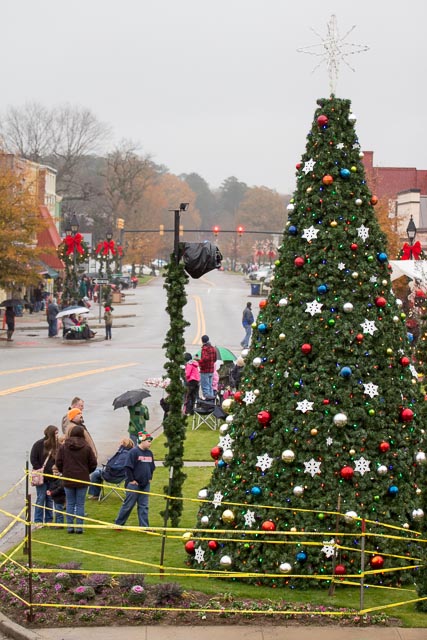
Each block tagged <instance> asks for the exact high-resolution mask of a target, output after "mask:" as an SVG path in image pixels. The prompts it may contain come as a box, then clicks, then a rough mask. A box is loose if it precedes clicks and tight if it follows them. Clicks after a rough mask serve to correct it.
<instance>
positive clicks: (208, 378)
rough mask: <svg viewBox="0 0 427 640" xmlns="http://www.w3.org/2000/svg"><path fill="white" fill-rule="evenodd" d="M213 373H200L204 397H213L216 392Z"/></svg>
mask: <svg viewBox="0 0 427 640" xmlns="http://www.w3.org/2000/svg"><path fill="white" fill-rule="evenodd" d="M212 379H213V373H201V374H200V387H201V389H202V396H203V397H204V398H213V397H214V392H213V389H212Z"/></svg>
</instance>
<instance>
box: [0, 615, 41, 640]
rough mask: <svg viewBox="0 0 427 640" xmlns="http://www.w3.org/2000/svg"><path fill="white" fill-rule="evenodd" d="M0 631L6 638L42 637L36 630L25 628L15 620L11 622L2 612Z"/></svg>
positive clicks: (35, 638) (33, 639)
mask: <svg viewBox="0 0 427 640" xmlns="http://www.w3.org/2000/svg"><path fill="white" fill-rule="evenodd" d="M0 631H2V632H3V633H4V634H5V635H6V636H7V637H8V638H15V640H40V638H41V637H42V636H40V635H39V634H38V633H37V632H35V631H32V630H31V629H25V628H24V627H21V626H20V625H19V624H17V623H16V622H12V620H10V619H9V618H7V617H6V616H5V615H3V614H2V613H0Z"/></svg>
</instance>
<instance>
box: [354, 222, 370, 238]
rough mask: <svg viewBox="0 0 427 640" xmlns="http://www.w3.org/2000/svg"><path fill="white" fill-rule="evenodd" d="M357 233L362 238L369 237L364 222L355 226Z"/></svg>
mask: <svg viewBox="0 0 427 640" xmlns="http://www.w3.org/2000/svg"><path fill="white" fill-rule="evenodd" d="M357 235H358V236H359V238H362V240H367V239H368V238H369V228H368V227H365V225H364V224H362V225H360V227H357Z"/></svg>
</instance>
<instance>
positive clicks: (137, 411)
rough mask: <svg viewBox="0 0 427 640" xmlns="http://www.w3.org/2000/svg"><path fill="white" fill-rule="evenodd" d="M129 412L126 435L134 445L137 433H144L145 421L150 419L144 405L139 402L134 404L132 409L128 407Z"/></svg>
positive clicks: (136, 441)
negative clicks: (127, 434)
mask: <svg viewBox="0 0 427 640" xmlns="http://www.w3.org/2000/svg"><path fill="white" fill-rule="evenodd" d="M128 411H129V425H128V433H129V438H130V439H131V440H132V442H133V443H134V444H135V445H136V444H138V433H140V432H141V431H142V432H145V425H146V420H149V419H150V412H149V411H148V407H147V406H146V405H145V404H142V402H141V401H139V402H137V403H136V404H134V405H133V406H132V407H128Z"/></svg>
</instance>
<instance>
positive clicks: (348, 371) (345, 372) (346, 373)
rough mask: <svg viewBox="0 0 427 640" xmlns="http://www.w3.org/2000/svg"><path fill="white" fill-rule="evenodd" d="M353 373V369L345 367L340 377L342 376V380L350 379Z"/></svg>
mask: <svg viewBox="0 0 427 640" xmlns="http://www.w3.org/2000/svg"><path fill="white" fill-rule="evenodd" d="M352 373H353V372H352V370H351V368H350V367H343V368H342V369H341V371H340V376H341V377H342V378H349V377H350V376H351V374H352Z"/></svg>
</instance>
